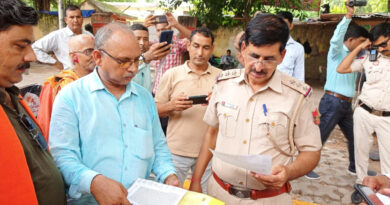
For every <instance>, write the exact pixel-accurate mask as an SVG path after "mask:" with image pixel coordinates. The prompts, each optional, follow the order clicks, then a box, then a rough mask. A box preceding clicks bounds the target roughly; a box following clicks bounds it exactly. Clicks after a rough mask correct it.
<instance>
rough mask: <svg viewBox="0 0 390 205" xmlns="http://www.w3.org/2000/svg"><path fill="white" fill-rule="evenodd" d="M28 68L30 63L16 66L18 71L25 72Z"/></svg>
mask: <svg viewBox="0 0 390 205" xmlns="http://www.w3.org/2000/svg"><path fill="white" fill-rule="evenodd" d="M29 68H30V63H23V64H22V65H19V66H18V69H19V70H25V69H29Z"/></svg>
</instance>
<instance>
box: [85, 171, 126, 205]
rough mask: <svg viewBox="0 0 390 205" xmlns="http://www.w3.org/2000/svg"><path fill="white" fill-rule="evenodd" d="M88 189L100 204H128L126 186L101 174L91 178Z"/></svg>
mask: <svg viewBox="0 0 390 205" xmlns="http://www.w3.org/2000/svg"><path fill="white" fill-rule="evenodd" d="M90 190H91V194H92V195H93V196H94V197H95V199H96V201H97V202H98V204H100V205H115V204H118V205H130V202H129V201H128V200H127V190H126V188H125V187H124V186H123V185H122V184H121V183H119V182H117V181H115V180H112V179H110V178H108V177H105V176H103V175H101V174H99V175H97V176H95V177H94V178H93V180H92V182H91V187H90Z"/></svg>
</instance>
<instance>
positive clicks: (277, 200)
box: [207, 176, 292, 205]
mask: <svg viewBox="0 0 390 205" xmlns="http://www.w3.org/2000/svg"><path fill="white" fill-rule="evenodd" d="M207 194H208V195H210V196H213V197H215V198H217V199H219V200H221V201H223V202H225V203H226V205H288V204H292V198H291V196H290V194H288V193H284V194H281V195H278V196H274V197H270V198H262V199H257V200H252V199H241V198H238V197H236V196H234V195H230V194H229V193H228V192H227V191H226V190H224V189H223V188H222V187H221V186H220V185H219V184H218V183H217V182H216V181H215V179H214V177H213V176H211V177H210V179H209V183H208V189H207Z"/></svg>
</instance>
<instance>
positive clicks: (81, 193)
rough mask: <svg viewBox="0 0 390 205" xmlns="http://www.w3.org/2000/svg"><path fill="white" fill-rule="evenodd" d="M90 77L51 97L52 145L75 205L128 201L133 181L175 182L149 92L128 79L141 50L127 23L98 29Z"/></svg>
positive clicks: (133, 70)
mask: <svg viewBox="0 0 390 205" xmlns="http://www.w3.org/2000/svg"><path fill="white" fill-rule="evenodd" d="M92 55H93V58H94V60H95V62H96V68H95V70H94V71H93V72H92V73H91V74H90V75H87V76H85V77H84V78H81V79H79V80H77V81H76V82H74V83H72V84H70V85H69V86H66V87H65V88H64V89H63V90H62V91H61V92H60V93H59V94H58V95H57V97H56V100H55V102H54V105H53V113H52V116H51V118H52V120H51V124H50V140H49V144H50V150H51V151H52V154H53V157H54V161H55V162H56V164H57V166H58V167H59V169H60V171H61V173H62V175H63V177H64V180H65V183H66V185H67V187H68V189H67V190H68V196H69V197H70V200H71V202H70V203H72V204H122V205H126V204H130V203H129V201H128V200H127V189H128V188H129V187H130V186H131V185H132V184H133V183H134V181H135V180H136V179H137V178H148V177H149V175H150V173H151V172H153V173H154V174H155V176H156V177H155V179H156V181H159V182H162V183H165V184H169V185H175V186H179V180H178V179H177V176H176V174H175V167H174V166H173V163H172V159H171V153H170V152H169V149H168V146H167V143H166V140H165V136H164V133H163V132H162V129H161V125H160V121H159V118H158V114H157V108H156V104H155V102H154V100H153V97H152V95H151V93H150V92H148V91H147V90H146V89H145V88H144V87H142V86H140V85H138V84H137V83H134V82H132V79H133V77H134V76H135V75H136V73H137V71H138V65H139V61H140V60H139V59H140V56H141V50H140V48H139V45H138V42H137V40H136V38H135V36H134V34H133V32H132V31H131V30H130V28H128V27H127V26H126V25H124V24H118V23H111V24H108V25H106V26H104V27H102V28H100V29H99V31H98V32H97V34H96V37H95V50H94V51H93V53H92Z"/></svg>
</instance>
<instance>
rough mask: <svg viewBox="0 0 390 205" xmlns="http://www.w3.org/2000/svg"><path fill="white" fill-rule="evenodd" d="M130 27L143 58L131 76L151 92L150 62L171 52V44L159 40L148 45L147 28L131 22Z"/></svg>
mask: <svg viewBox="0 0 390 205" xmlns="http://www.w3.org/2000/svg"><path fill="white" fill-rule="evenodd" d="M130 29H131V30H132V31H133V33H134V35H135V37H136V38H137V41H138V44H139V48H140V49H141V53H142V54H141V56H142V60H143V62H142V63H141V64H140V65H139V66H138V72H137V75H136V76H135V77H134V78H133V81H134V82H136V83H138V84H140V85H142V87H144V88H146V89H147V90H149V91H150V92H151V93H152V89H153V87H152V79H151V73H150V62H151V61H153V60H159V59H161V58H164V57H165V56H167V55H168V54H169V53H170V52H171V51H170V48H171V45H170V44H168V45H167V42H161V43H155V44H153V45H152V46H150V41H149V30H148V28H147V27H146V26H144V25H142V24H133V25H131V26H130Z"/></svg>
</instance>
